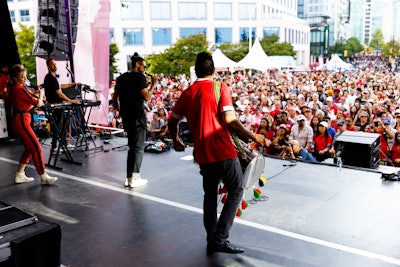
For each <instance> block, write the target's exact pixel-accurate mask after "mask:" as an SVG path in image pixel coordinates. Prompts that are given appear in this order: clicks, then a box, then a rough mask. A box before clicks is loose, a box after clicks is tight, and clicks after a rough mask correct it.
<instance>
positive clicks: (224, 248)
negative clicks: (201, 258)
mask: <svg viewBox="0 0 400 267" xmlns="http://www.w3.org/2000/svg"><path fill="white" fill-rule="evenodd" d="M214 252H223V253H229V254H238V253H243V252H244V249H242V248H237V247H234V246H232V245H231V243H229V241H225V243H223V244H222V245H215V244H213V243H209V244H208V245H207V255H212V254H214Z"/></svg>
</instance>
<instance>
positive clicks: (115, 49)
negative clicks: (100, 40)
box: [109, 43, 119, 81]
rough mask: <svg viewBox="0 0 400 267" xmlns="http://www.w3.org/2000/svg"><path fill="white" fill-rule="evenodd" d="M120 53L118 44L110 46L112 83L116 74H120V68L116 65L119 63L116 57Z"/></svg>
mask: <svg viewBox="0 0 400 267" xmlns="http://www.w3.org/2000/svg"><path fill="white" fill-rule="evenodd" d="M118 53H119V49H118V46H117V44H115V43H111V44H110V63H109V64H110V81H112V80H113V79H114V73H118V68H117V66H116V64H115V63H117V59H116V58H115V55H116V54H118Z"/></svg>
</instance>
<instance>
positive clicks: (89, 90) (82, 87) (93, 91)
mask: <svg viewBox="0 0 400 267" xmlns="http://www.w3.org/2000/svg"><path fill="white" fill-rule="evenodd" d="M81 89H82V90H83V91H85V92H92V93H97V92H99V90H96V89H92V88H90V86H89V85H87V84H82V85H81Z"/></svg>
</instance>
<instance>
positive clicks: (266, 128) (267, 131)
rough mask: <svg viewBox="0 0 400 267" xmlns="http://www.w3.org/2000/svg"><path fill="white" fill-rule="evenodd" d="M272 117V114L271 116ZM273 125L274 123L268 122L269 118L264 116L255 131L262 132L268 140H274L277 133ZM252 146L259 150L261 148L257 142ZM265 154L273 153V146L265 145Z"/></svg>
mask: <svg viewBox="0 0 400 267" xmlns="http://www.w3.org/2000/svg"><path fill="white" fill-rule="evenodd" d="M269 117H270V118H272V117H271V116H269ZM272 125H273V123H271V124H270V123H268V119H267V118H265V117H263V118H261V121H260V126H259V127H257V128H256V129H255V131H254V133H256V134H262V135H264V136H265V138H266V139H267V140H272V139H273V138H274V135H275V131H274V130H273V129H272ZM252 147H253V149H255V150H259V149H260V145H259V144H258V143H256V142H253V143H252ZM263 153H264V154H270V153H271V146H264V151H263Z"/></svg>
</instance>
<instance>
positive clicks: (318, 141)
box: [314, 134, 332, 152]
mask: <svg viewBox="0 0 400 267" xmlns="http://www.w3.org/2000/svg"><path fill="white" fill-rule="evenodd" d="M314 142H315V151H316V152H319V151H321V150H324V149H325V148H326V147H327V146H328V144H331V145H332V136H331V135H330V134H328V138H326V136H325V135H321V134H317V135H316V136H315V137H314Z"/></svg>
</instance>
